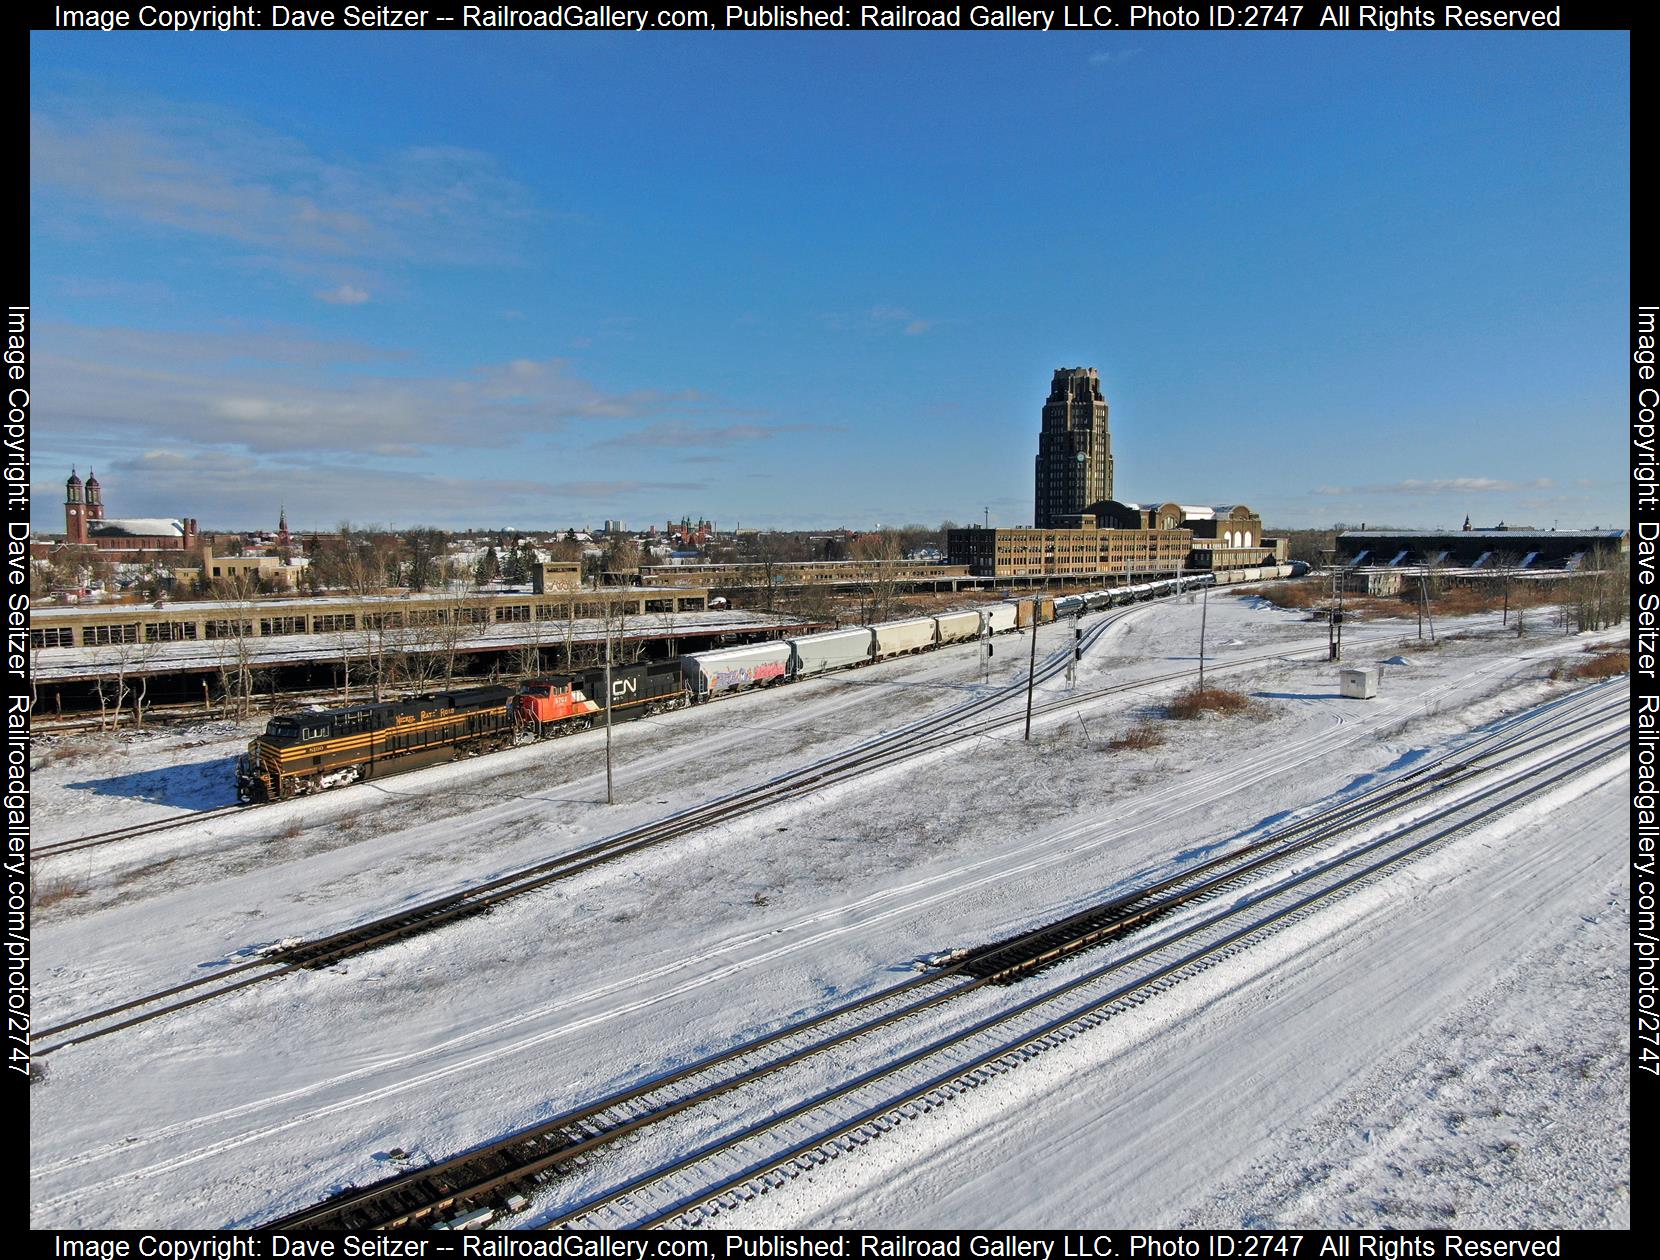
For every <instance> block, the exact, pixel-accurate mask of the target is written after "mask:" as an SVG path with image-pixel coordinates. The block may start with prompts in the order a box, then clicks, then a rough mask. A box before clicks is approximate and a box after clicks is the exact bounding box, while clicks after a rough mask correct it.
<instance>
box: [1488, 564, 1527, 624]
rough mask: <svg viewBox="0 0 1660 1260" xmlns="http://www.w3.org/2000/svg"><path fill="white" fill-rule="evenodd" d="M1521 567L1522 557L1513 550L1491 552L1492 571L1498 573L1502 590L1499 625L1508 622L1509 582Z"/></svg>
mask: <svg viewBox="0 0 1660 1260" xmlns="http://www.w3.org/2000/svg"><path fill="white" fill-rule="evenodd" d="M1521 569H1522V557H1521V556H1519V555H1517V554H1516V553H1515V552H1514V551H1495V552H1494V553H1493V572H1495V573H1497V574H1498V575H1499V585H1500V587H1501V588H1502V589H1503V592H1504V615H1503V617H1501V618H1500V620H1499V624H1500V625H1505V626H1507V625H1509V624H1510V582H1511V579H1512V578H1513V577H1514V576H1515V575H1516V574H1517V573H1519V572H1521Z"/></svg>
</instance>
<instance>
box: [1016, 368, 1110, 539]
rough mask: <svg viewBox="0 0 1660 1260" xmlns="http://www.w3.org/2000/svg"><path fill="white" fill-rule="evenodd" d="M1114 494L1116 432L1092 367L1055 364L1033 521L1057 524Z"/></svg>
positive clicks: (1040, 441) (1042, 434)
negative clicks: (1109, 424) (1110, 425)
mask: <svg viewBox="0 0 1660 1260" xmlns="http://www.w3.org/2000/svg"><path fill="white" fill-rule="evenodd" d="M1110 498H1112V435H1111V434H1110V433H1109V432H1108V430H1107V400H1106V397H1105V396H1104V395H1103V394H1102V393H1101V375H1100V373H1099V372H1097V371H1096V370H1095V369H1094V368H1081V367H1080V368H1057V369H1056V370H1055V377H1054V380H1053V381H1052V382H1050V385H1049V398H1048V400H1047V401H1046V402H1045V403H1044V404H1043V430H1042V432H1040V433H1039V434H1038V455H1037V504H1036V510H1035V511H1034V512H1033V517H1032V523H1033V524H1034V525H1035V526H1036V527H1037V528H1038V529H1056V528H1059V527H1060V526H1061V524H1062V518H1063V517H1068V516H1077V515H1078V514H1079V513H1081V512H1083V511H1084V510H1085V509H1086V508H1088V507H1089V506H1090V505H1091V504H1094V503H1099V502H1101V500H1103V499H1110Z"/></svg>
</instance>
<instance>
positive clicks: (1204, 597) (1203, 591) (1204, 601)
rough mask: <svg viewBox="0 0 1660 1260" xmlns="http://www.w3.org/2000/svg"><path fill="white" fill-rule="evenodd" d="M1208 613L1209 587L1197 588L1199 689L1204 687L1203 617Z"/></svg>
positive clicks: (1201, 689)
mask: <svg viewBox="0 0 1660 1260" xmlns="http://www.w3.org/2000/svg"><path fill="white" fill-rule="evenodd" d="M1209 613H1210V587H1208V586H1202V587H1200V588H1199V690H1200V691H1203V690H1204V689H1205V618H1206V617H1207V616H1208V615H1209Z"/></svg>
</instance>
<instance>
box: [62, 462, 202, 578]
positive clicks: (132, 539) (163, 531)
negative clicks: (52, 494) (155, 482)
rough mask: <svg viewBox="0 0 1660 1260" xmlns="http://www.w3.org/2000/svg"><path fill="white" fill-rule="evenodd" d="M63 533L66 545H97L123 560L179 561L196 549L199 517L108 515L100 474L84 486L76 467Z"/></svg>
mask: <svg viewBox="0 0 1660 1260" xmlns="http://www.w3.org/2000/svg"><path fill="white" fill-rule="evenodd" d="M63 534H64V538H63V540H64V544H65V545H66V546H70V547H95V548H97V550H98V551H100V552H103V553H106V554H107V555H108V557H109V559H111V560H114V561H117V562H120V563H143V562H146V561H150V560H168V559H172V560H179V559H182V558H183V556H184V555H186V554H188V553H190V552H191V551H194V550H195V549H196V519H195V517H190V516H187V517H184V518H182V519H179V520H168V519H166V518H163V517H128V518H114V517H106V516H105V515H104V490H103V487H102V486H100V485H99V484H98V476H97V474H96V473H91V474H89V475H88V477H87V479H86V483H85V484H84V485H83V484H82V482H81V478H80V476H79V474H78V473H77V472H76V471H75V470H73V469H71V470H70V473H69V481H68V483H67V485H66V486H65V494H64V504H63ZM154 553H162V554H154Z"/></svg>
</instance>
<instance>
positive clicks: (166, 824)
mask: <svg viewBox="0 0 1660 1260" xmlns="http://www.w3.org/2000/svg"><path fill="white" fill-rule="evenodd" d="M1162 598H1170V597H1168V596H1166V597H1162ZM1148 602H1158V601H1143V603H1142V604H1137V605H1127V606H1126V607H1124V608H1122V609H1120V610H1117V611H1116V614H1115V615H1112V616H1109V617H1107V618H1105V619H1103V620H1101V621H1099V622H1097V623H1096V624H1095V625H1094V626H1092V627H1090V629H1089V631H1088V632H1087V633H1086V634H1085V636H1084V640H1083V644H1084V646H1085V647H1086V648H1087V647H1089V646H1091V645H1093V644H1094V642H1095V641H1096V640H1097V639H1098V638H1100V637H1101V635H1102V633H1104V632H1105V630H1106V629H1107V627H1108V626H1111V625H1113V624H1115V623H1116V622H1118V621H1119V620H1122V618H1123V617H1124V616H1125V615H1126V614H1128V613H1129V612H1131V611H1134V610H1135V609H1136V608H1139V607H1143V606H1145V604H1146V603H1148ZM951 646H957V645H954V644H953V645H951ZM1068 651H1070V649H1068ZM1065 668H1066V655H1065V653H1059V652H1057V653H1053V654H1051V655H1050V656H1048V657H1045V658H1044V660H1043V661H1042V662H1041V663H1040V664H1039V666H1038V671H1037V681H1038V682H1045V681H1047V680H1048V679H1050V678H1052V677H1054V676H1055V675H1056V674H1057V673H1059V672H1061V671H1062V670H1064V669H1065ZM1025 686H1026V675H1025V673H1024V672H1022V673H1021V674H1020V675H1019V676H1018V677H1016V678H1015V679H1013V680H1011V681H1010V682H1008V683H1006V684H1004V685H1003V686H1002V687H1000V688H998V689H997V691H995V692H992V693H990V694H988V695H984V696H976V697H974V698H972V699H970V700H965V701H963V702H962V703H961V704H958V705H954V706H952V707H951V708H948V709H945V710H943V711H942V712H940V713H937V714H934V715H932V716H931V717H928V718H923V719H919V720H918V722H916V723H913V724H911V725H908V726H904V727H900V728H898V729H897V730H896V731H893V732H889V733H888V734H886V735H882V736H878V737H877V739H878V740H888V739H893V738H899V737H902V736H904V735H906V734H907V733H909V732H910V731H912V730H914V729H919V728H925V729H932V728H933V727H934V726H936V725H937V724H939V723H940V722H950V721H953V720H957V719H959V718H961V717H965V716H970V715H972V714H974V713H977V712H981V711H983V710H984V709H986V708H988V707H990V706H991V705H995V704H998V703H1001V701H1002V700H1004V699H1006V698H1007V697H1008V696H1010V695H1013V694H1014V693H1015V692H1017V691H1019V690H1021V689H1022V688H1024V687H1025ZM751 694H753V693H750V692H738V693H736V694H734V695H729V696H720V697H717V698H715V699H714V700H713V701H705V702H704V703H716V704H719V703H724V702H725V701H727V700H732V699H742V698H744V697H745V696H748V695H751ZM57 729H59V730H63V729H67V728H66V727H63V726H60V727H58V728H57ZM289 803H290V802H288V801H270V802H265V803H264V804H263V805H259V806H255V805H251V804H247V803H238V804H235V805H225V806H221V807H220V808H218V809H211V810H204V811H202V812H200V813H194V814H188V815H184V816H181V817H177V818H165V819H160V820H158V821H154V822H145V823H134V824H132V825H131V826H128V827H117V828H114V829H112V830H110V831H99V832H93V833H91V834H89V835H84V836H77V837H75V838H74V839H71V840H60V841H55V842H53V843H50V844H44V845H35V846H31V848H30V850H29V861H31V862H34V861H39V860H41V859H44V858H48V857H56V856H59V855H61V854H65V853H75V852H79V851H80V850H83V849H94V848H98V847H100V846H102V845H106V844H116V843H119V842H121V841H124V840H136V839H139V838H141V837H144V836H151V835H156V834H158V833H160V832H164V831H172V830H174V829H175V828H179V827H187V826H189V825H190V824H192V823H197V822H203V821H205V820H207V819H210V818H216V817H221V816H223V815H226V814H233V813H236V812H238V811H241V810H246V809H253V808H266V807H269V806H278V807H280V806H282V805H285V804H289Z"/></svg>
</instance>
